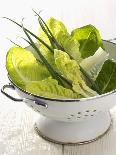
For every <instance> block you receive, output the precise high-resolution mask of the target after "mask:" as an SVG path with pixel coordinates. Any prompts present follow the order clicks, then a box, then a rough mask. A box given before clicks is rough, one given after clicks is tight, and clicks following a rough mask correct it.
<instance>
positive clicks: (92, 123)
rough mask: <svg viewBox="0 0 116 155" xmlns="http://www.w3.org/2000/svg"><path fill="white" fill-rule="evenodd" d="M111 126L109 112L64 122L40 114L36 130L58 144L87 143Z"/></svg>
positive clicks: (100, 135) (101, 134)
mask: <svg viewBox="0 0 116 155" xmlns="http://www.w3.org/2000/svg"><path fill="white" fill-rule="evenodd" d="M110 126H111V116H110V113H109V112H101V113H99V114H98V115H96V116H95V117H93V118H91V119H88V120H83V121H78V122H62V121H56V120H52V119H49V118H46V117H44V116H42V115H39V119H38V120H37V121H36V123H35V126H34V127H35V130H36V132H37V133H38V134H39V135H40V136H41V137H43V138H44V139H46V140H48V141H51V142H54V143H58V144H79V145H81V144H87V143H90V142H93V141H95V140H97V139H98V138H100V137H102V136H103V135H104V134H105V133H106V132H107V131H108V130H109V129H110Z"/></svg>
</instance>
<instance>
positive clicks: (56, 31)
mask: <svg viewBox="0 0 116 155" xmlns="http://www.w3.org/2000/svg"><path fill="white" fill-rule="evenodd" d="M46 24H47V26H48V28H49V29H50V31H51V32H52V34H53V36H54V37H55V39H56V40H57V42H58V43H59V45H61V46H63V48H64V50H65V51H66V52H67V53H68V54H69V55H70V56H71V57H72V58H73V59H75V60H77V61H80V59H81V53H80V52H79V45H80V44H79V42H78V41H77V40H76V39H73V38H72V37H71V35H70V34H69V33H68V31H67V29H66V27H65V25H64V24H63V23H62V22H61V21H59V20H56V19H54V18H49V19H48V20H47V22H46ZM39 37H40V38H41V39H43V40H44V41H45V42H46V43H47V44H48V45H49V46H50V47H52V46H51V44H50V41H49V39H48V37H47V36H46V34H45V33H44V32H43V30H42V29H41V28H40V29H39ZM39 44H40V49H41V51H42V52H43V55H44V56H45V57H46V58H47V60H48V61H50V62H51V61H53V55H52V53H51V52H50V51H49V50H48V49H47V48H46V47H44V46H43V45H42V44H41V43H39ZM50 56H51V57H50ZM51 58H52V60H50V59H51ZM53 62H54V61H53Z"/></svg>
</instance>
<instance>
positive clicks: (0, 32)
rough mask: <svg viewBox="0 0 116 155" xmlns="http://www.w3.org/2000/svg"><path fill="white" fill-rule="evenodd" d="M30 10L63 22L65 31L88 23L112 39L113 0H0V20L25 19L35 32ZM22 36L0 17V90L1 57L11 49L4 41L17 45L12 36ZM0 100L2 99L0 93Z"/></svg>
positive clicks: (0, 78)
mask: <svg viewBox="0 0 116 155" xmlns="http://www.w3.org/2000/svg"><path fill="white" fill-rule="evenodd" d="M32 8H33V9H35V10H36V11H40V10H43V12H42V15H43V17H44V18H45V19H46V18H47V17H49V16H53V17H56V18H59V19H61V20H63V21H64V23H65V24H66V25H67V27H68V28H69V29H72V28H75V27H77V26H82V25H85V24H90V23H91V24H93V25H95V26H96V27H97V28H98V29H99V30H100V32H101V35H102V38H103V39H109V38H113V37H116V0H57V1H56V0H0V17H3V16H7V17H10V18H13V19H15V20H17V21H21V19H22V18H23V17H26V20H27V21H28V22H27V23H28V26H29V27H30V28H32V29H33V31H34V32H35V33H36V32H37V29H38V24H37V22H35V17H34V16H33V15H34V14H33V12H32ZM22 35H23V34H22V33H21V30H20V29H18V28H17V26H15V25H13V24H11V23H10V22H8V21H6V20H4V19H2V18H0V87H1V86H2V85H3V84H5V83H6V82H7V76H6V71H5V55H6V52H7V50H8V48H9V47H10V46H12V44H11V43H10V42H9V41H8V40H7V39H6V38H7V37H8V38H10V39H12V40H15V41H19V42H21V41H20V39H17V40H16V37H17V36H22ZM21 43H22V42H21ZM0 97H2V99H3V96H2V95H1V94H0ZM1 101H2V100H1Z"/></svg>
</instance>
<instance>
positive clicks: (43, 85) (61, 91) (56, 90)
mask: <svg viewBox="0 0 116 155" xmlns="http://www.w3.org/2000/svg"><path fill="white" fill-rule="evenodd" d="M26 91H28V92H30V93H33V94H35V95H39V96H44V97H48V98H61V99H62V98H78V97H79V95H77V94H76V93H74V92H73V91H72V90H70V89H66V88H64V87H62V86H61V85H58V82H57V80H54V79H52V78H47V79H45V80H42V81H33V82H30V83H28V84H27V85H26Z"/></svg>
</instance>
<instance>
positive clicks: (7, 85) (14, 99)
mask: <svg viewBox="0 0 116 155" xmlns="http://www.w3.org/2000/svg"><path fill="white" fill-rule="evenodd" d="M7 88H10V89H13V90H15V87H14V86H13V85H12V84H10V83H9V84H6V85H4V86H3V87H2V89H1V93H3V94H4V95H5V96H6V97H8V98H10V99H11V100H13V101H17V102H23V101H24V102H26V103H28V102H32V103H34V104H37V105H39V106H42V107H44V108H48V105H47V104H46V103H44V102H43V101H40V100H39V101H38V100H32V99H27V98H23V99H18V98H15V97H13V96H11V95H9V94H8V93H6V92H5V89H7Z"/></svg>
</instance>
